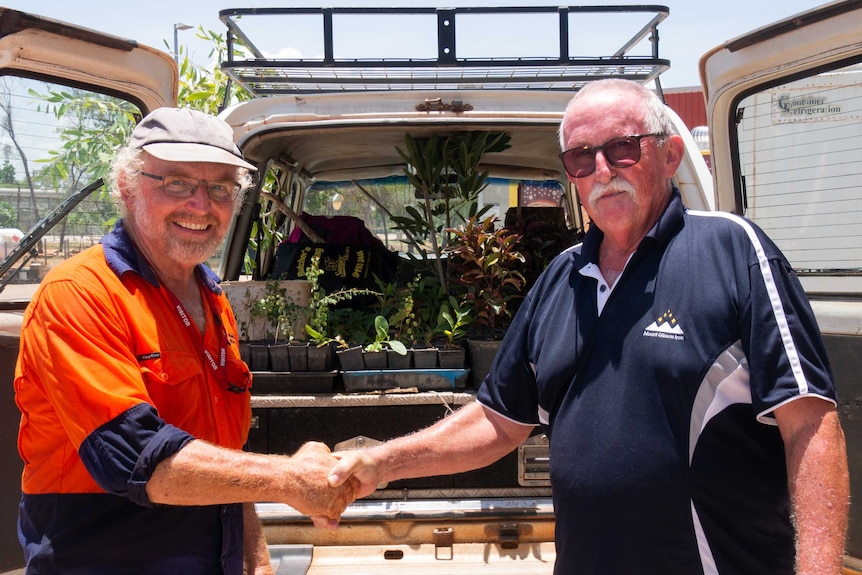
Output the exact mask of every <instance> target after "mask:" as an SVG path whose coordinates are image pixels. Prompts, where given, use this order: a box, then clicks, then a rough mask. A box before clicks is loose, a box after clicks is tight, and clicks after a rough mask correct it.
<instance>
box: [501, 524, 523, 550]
mask: <svg viewBox="0 0 862 575" xmlns="http://www.w3.org/2000/svg"><path fill="white" fill-rule="evenodd" d="M520 543H521V529H520V526H519V525H518V524H517V523H501V524H500V547H502V548H503V549H517V548H518V545H520Z"/></svg>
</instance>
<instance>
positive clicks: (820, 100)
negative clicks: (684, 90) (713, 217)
mask: <svg viewBox="0 0 862 575" xmlns="http://www.w3.org/2000/svg"><path fill="white" fill-rule="evenodd" d="M737 117H741V120H740V122H739V125H738V127H737V137H738V141H739V157H740V172H741V177H742V184H743V189H744V199H743V202H744V203H743V210H744V214H745V215H746V216H747V217H749V218H751V219H752V220H753V221H755V222H756V223H757V224H758V225H760V226H761V227H762V228H763V229H764V230H765V231H766V233H767V234H768V235H769V236H770V237H771V238H772V239H773V240H774V241H775V242H776V243H777V244H778V246H779V247H780V248H781V249H782V251H783V252H784V253H785V254H786V256H787V258H788V259H789V261H790V263H791V264H792V265H793V267H794V268H795V269H796V270H797V271H798V273H799V274H800V276H803V277H806V276H807V277H808V278H817V277H825V276H844V277H845V278H846V277H847V276H856V278H857V280H858V279H859V276H860V273H862V226H860V223H862V162H860V161H859V158H860V142H862V121H860V120H862V66H860V65H858V64H857V65H855V66H852V67H848V68H843V69H839V70H834V71H829V72H826V73H821V74H819V75H817V76H811V77H807V78H803V79H799V80H796V81H793V82H789V83H786V84H782V85H779V86H775V87H772V88H769V89H767V90H763V91H761V92H758V93H755V94H752V95H750V96H748V97H747V98H745V99H744V100H743V101H742V102H741V103H740V105H739V112H738V114H737ZM803 281H809V282H813V281H817V280H815V279H809V280H805V279H804V280H803ZM843 283H844V284H847V282H846V281H844V282H843ZM811 287H815V289H816V288H817V286H816V285H812V286H811ZM821 287H822V289H828V288H827V287H825V286H821ZM857 287H858V286H857Z"/></svg>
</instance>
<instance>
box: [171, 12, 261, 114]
mask: <svg viewBox="0 0 862 575" xmlns="http://www.w3.org/2000/svg"><path fill="white" fill-rule="evenodd" d="M195 37H197V38H199V39H201V40H206V41H208V42H209V43H210V44H211V45H212V48H211V50H210V52H209V54H208V56H207V59H208V61H210V62H213V64H212V65H210V66H209V67H203V66H199V65H196V64H195V63H193V62H192V61H191V60H190V59H189V55H188V52H187V50H186V48H185V47H184V46H179V47H178V48H179V54H178V59H179V76H180V83H179V97H178V102H179V105H180V107H185V108H192V109H194V110H200V111H202V112H207V113H208V114H213V115H216V114H218V113H219V112H220V111H221V110H222V109H223V107H224V106H225V104H229V103H236V102H243V101H246V100H249V99H250V98H251V95H250V94H249V93H248V92H246V91H245V90H243V89H241V88H240V87H239V86H237V85H236V84H230V94H229V97H228V98H226V97H225V95H226V94H227V90H228V77H227V74H225V73H224V72H223V71H222V69H221V67H220V66H219V63H220V62H222V61H224V60H226V59H227V58H226V55H227V41H226V40H225V37H224V36H223V35H222V34H219V33H217V32H214V31H212V30H206V29H204V27H203V26H198V28H197V30H195ZM165 45H166V46H167V42H166V43H165ZM168 49H169V50H170V47H169V48H168ZM234 55H237V56H242V52H241V51H239V50H238V49H235V50H234Z"/></svg>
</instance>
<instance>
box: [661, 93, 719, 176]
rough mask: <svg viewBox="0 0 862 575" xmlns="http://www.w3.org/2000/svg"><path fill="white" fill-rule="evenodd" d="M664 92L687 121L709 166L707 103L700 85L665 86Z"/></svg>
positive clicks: (667, 99)
mask: <svg viewBox="0 0 862 575" xmlns="http://www.w3.org/2000/svg"><path fill="white" fill-rule="evenodd" d="M662 93H663V94H664V100H665V102H667V105H668V106H670V107H671V108H672V109H673V111H674V112H676V113H677V114H679V117H680V118H682V121H683V122H685V125H686V126H687V127H688V129H689V131H690V132H691V133H692V135H693V136H694V139H695V141H696V142H697V144H698V146H700V149H701V153H702V154H703V158H704V160H706V164H707V165H708V166H709V165H710V157H709V137H708V133H707V129H706V103H705V102H704V101H703V90H701V88H700V87H692V88H663V89H662Z"/></svg>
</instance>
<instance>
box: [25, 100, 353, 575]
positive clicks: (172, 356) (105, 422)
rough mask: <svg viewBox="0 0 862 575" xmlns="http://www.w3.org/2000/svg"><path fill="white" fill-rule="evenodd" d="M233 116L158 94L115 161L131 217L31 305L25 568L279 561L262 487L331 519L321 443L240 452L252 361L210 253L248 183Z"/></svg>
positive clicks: (202, 568)
mask: <svg viewBox="0 0 862 575" xmlns="http://www.w3.org/2000/svg"><path fill="white" fill-rule="evenodd" d="M254 169H255V167H254V166H253V165H251V164H249V163H247V162H246V161H245V160H243V158H242V156H241V154H240V151H239V149H238V148H237V147H236V145H235V144H234V142H233V132H232V130H231V128H230V126H228V125H227V124H226V123H225V122H223V121H222V120H220V119H218V118H215V117H212V116H209V115H206V114H203V113H201V112H196V111H192V110H186V109H174V108H159V109H157V110H155V111H153V112H152V113H150V114H149V115H148V116H146V117H145V118H144V119H143V120H142V121H141V122H140V124H138V126H137V127H136V128H135V129H134V131H133V133H132V136H131V140H130V142H129V144H128V145H127V146H126V147H124V148H123V149H122V150H120V151H119V153H118V154H117V157H116V158H115V160H114V162H113V164H112V171H111V177H110V180H111V192H112V194H113V195H114V196H115V197H116V198H117V199H118V200H119V203H120V208H121V212H122V218H121V219H120V220H119V221H118V222H117V224H116V225H115V227H114V229H113V230H112V231H111V232H110V233H109V234H108V235H107V236H105V237H104V238H103V240H102V243H101V244H100V245H98V246H95V247H93V248H90V249H89V250H86V251H85V252H83V253H81V254H79V255H77V256H75V257H74V258H71V259H69V260H67V261H66V262H64V263H62V264H60V265H58V266H56V267H55V268H54V269H53V270H51V272H50V273H48V274H47V276H46V277H45V279H44V281H43V282H42V284H41V286H40V288H39V290H38V292H37V293H36V294H35V295H34V297H33V300H32V303H31V304H30V306H29V307H28V308H27V311H26V313H25V317H24V323H23V329H22V332H21V350H20V354H19V359H18V365H17V368H16V373H15V390H16V399H17V403H18V406H19V408H20V409H21V412H22V417H21V424H20V431H19V451H20V453H21V457H22V458H23V460H24V473H23V478H22V491H23V499H22V501H21V505H20V513H19V523H18V531H19V539H20V540H21V544H22V546H23V548H24V555H25V558H26V561H27V573H28V574H30V575H39V574H53V573H97V574H99V573H105V574H118V573H136V574H150V573H151V574H175V573H183V574H186V575H189V574H198V575H209V574H212V573H224V574H231V575H240V574H242V573H244V572H246V573H257V574H271V573H272V572H273V571H272V566H271V565H270V561H269V556H268V552H267V547H266V541H265V540H264V538H263V534H262V530H261V527H260V523H259V521H258V519H257V516H256V515H255V511H254V502H255V501H264V500H265V501H280V502H283V503H287V504H289V505H291V506H293V507H294V508H296V509H298V510H300V511H302V512H304V513H307V514H309V515H311V516H313V517H314V521H315V523H316V524H318V525H321V526H327V527H335V526H336V525H337V521H338V519H339V516H340V514H341V512H342V511H343V510H344V509H345V507H346V506H347V504H348V503H349V502H350V501H352V500H353V497H354V488H353V484H352V482H351V483H347V484H345V485H344V486H339V487H336V488H333V487H330V486H329V485H328V483H327V479H326V475H327V473H328V471H329V469H330V468H331V467H332V465H334V463H335V460H334V459H333V458H332V456H331V454H330V453H329V449H328V448H327V447H326V446H325V445H323V444H318V443H309V444H306V445H304V446H303V447H302V448H301V449H300V450H299V451H297V453H296V454H294V455H293V456H292V457H287V456H268V455H259V454H253V453H245V452H243V451H242V448H243V446H244V445H245V443H246V440H247V437H248V432H249V428H250V422H251V407H250V397H249V388H250V386H251V374H250V372H249V370H248V368H247V366H246V365H245V364H244V363H243V361H242V360H241V359H240V354H239V348H238V337H237V326H236V320H235V319H234V315H233V313H232V311H231V309H230V305H229V304H228V301H227V298H226V297H225V295H224V293H223V292H222V290H221V288H219V286H218V278H217V277H216V276H215V274H214V273H213V272H212V271H211V270H210V269H209V268H208V267H207V266H205V265H204V264H203V262H204V261H205V260H206V259H207V258H208V257H210V256H211V255H212V254H213V253H214V251H215V250H216V248H217V247H218V246H219V245H220V244H221V242H222V240H223V239H224V237H225V234H226V233H227V230H228V227H229V225H230V222H231V218H232V217H233V215H234V212H235V211H236V210H237V209H239V206H241V205H242V201H243V194H244V191H245V189H246V188H247V187H248V185H249V184H250V181H251V180H250V177H249V170H254Z"/></svg>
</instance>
